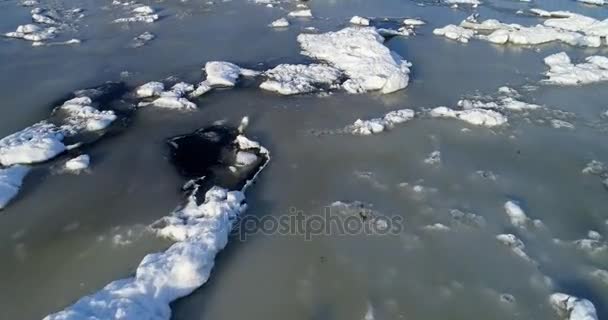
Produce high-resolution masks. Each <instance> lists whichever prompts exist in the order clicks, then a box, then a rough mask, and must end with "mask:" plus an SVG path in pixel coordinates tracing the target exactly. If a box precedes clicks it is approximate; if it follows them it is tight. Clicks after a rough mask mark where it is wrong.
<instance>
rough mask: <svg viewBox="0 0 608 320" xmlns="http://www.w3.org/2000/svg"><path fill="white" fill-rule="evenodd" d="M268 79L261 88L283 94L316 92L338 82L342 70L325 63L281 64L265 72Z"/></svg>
mask: <svg viewBox="0 0 608 320" xmlns="http://www.w3.org/2000/svg"><path fill="white" fill-rule="evenodd" d="M264 76H266V78H267V80H266V81H264V82H262V84H260V88H262V89H264V90H268V91H274V92H277V93H280V94H283V95H291V94H299V93H308V92H314V91H317V90H319V89H320V87H321V86H325V87H331V86H336V85H337V84H338V80H339V79H340V77H341V76H342V72H340V71H339V70H338V69H336V68H333V67H330V66H327V65H323V64H311V65H302V64H295V65H294V64H281V65H278V66H276V67H275V68H273V69H270V70H268V71H266V72H264Z"/></svg>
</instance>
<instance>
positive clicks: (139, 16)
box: [114, 6, 158, 23]
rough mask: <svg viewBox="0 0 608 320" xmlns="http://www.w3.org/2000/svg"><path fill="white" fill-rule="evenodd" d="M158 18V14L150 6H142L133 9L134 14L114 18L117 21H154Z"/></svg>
mask: <svg viewBox="0 0 608 320" xmlns="http://www.w3.org/2000/svg"><path fill="white" fill-rule="evenodd" d="M156 20H158V14H156V13H155V11H154V9H152V7H150V6H140V7H136V8H134V9H133V16H131V17H127V18H119V19H116V20H114V22H116V23H124V22H145V23H152V22H154V21H156Z"/></svg>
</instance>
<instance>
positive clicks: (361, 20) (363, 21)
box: [350, 16, 369, 26]
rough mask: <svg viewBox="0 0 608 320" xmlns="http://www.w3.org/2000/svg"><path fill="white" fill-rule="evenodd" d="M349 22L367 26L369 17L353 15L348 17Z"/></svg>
mask: <svg viewBox="0 0 608 320" xmlns="http://www.w3.org/2000/svg"><path fill="white" fill-rule="evenodd" d="M350 23H352V24H356V25H360V26H369V19H367V18H363V17H359V16H354V17H352V18H351V19H350Z"/></svg>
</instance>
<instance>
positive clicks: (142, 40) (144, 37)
mask: <svg viewBox="0 0 608 320" xmlns="http://www.w3.org/2000/svg"><path fill="white" fill-rule="evenodd" d="M155 38H156V36H155V35H154V34H153V33H151V32H148V31H146V32H144V33H142V34H140V35H138V36H136V37H135V38H133V40H132V41H131V47H133V48H139V47H143V46H145V45H146V44H148V42H150V41H152V40H154V39H155Z"/></svg>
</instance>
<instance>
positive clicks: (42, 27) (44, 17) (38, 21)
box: [4, 2, 83, 46]
mask: <svg viewBox="0 0 608 320" xmlns="http://www.w3.org/2000/svg"><path fill="white" fill-rule="evenodd" d="M32 4H33V2H32ZM35 5H38V4H37V3H36V4H35ZM81 12H82V10H81V9H64V10H56V9H53V10H47V9H45V8H43V7H36V8H33V9H32V10H31V11H30V14H31V20H32V23H28V24H24V25H20V26H18V27H17V29H16V30H15V31H13V32H7V33H4V36H6V37H9V38H18V39H23V40H27V41H31V42H32V45H33V46H43V45H46V41H48V40H51V39H54V38H55V37H57V36H58V35H59V33H60V31H61V30H65V29H68V28H70V26H73V25H74V24H75V23H76V22H78V21H79V20H80V19H81V18H82V17H83V14H82V13H81ZM75 43H80V40H78V39H72V40H67V41H59V42H54V43H49V45H50V44H54V45H59V44H75Z"/></svg>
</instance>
